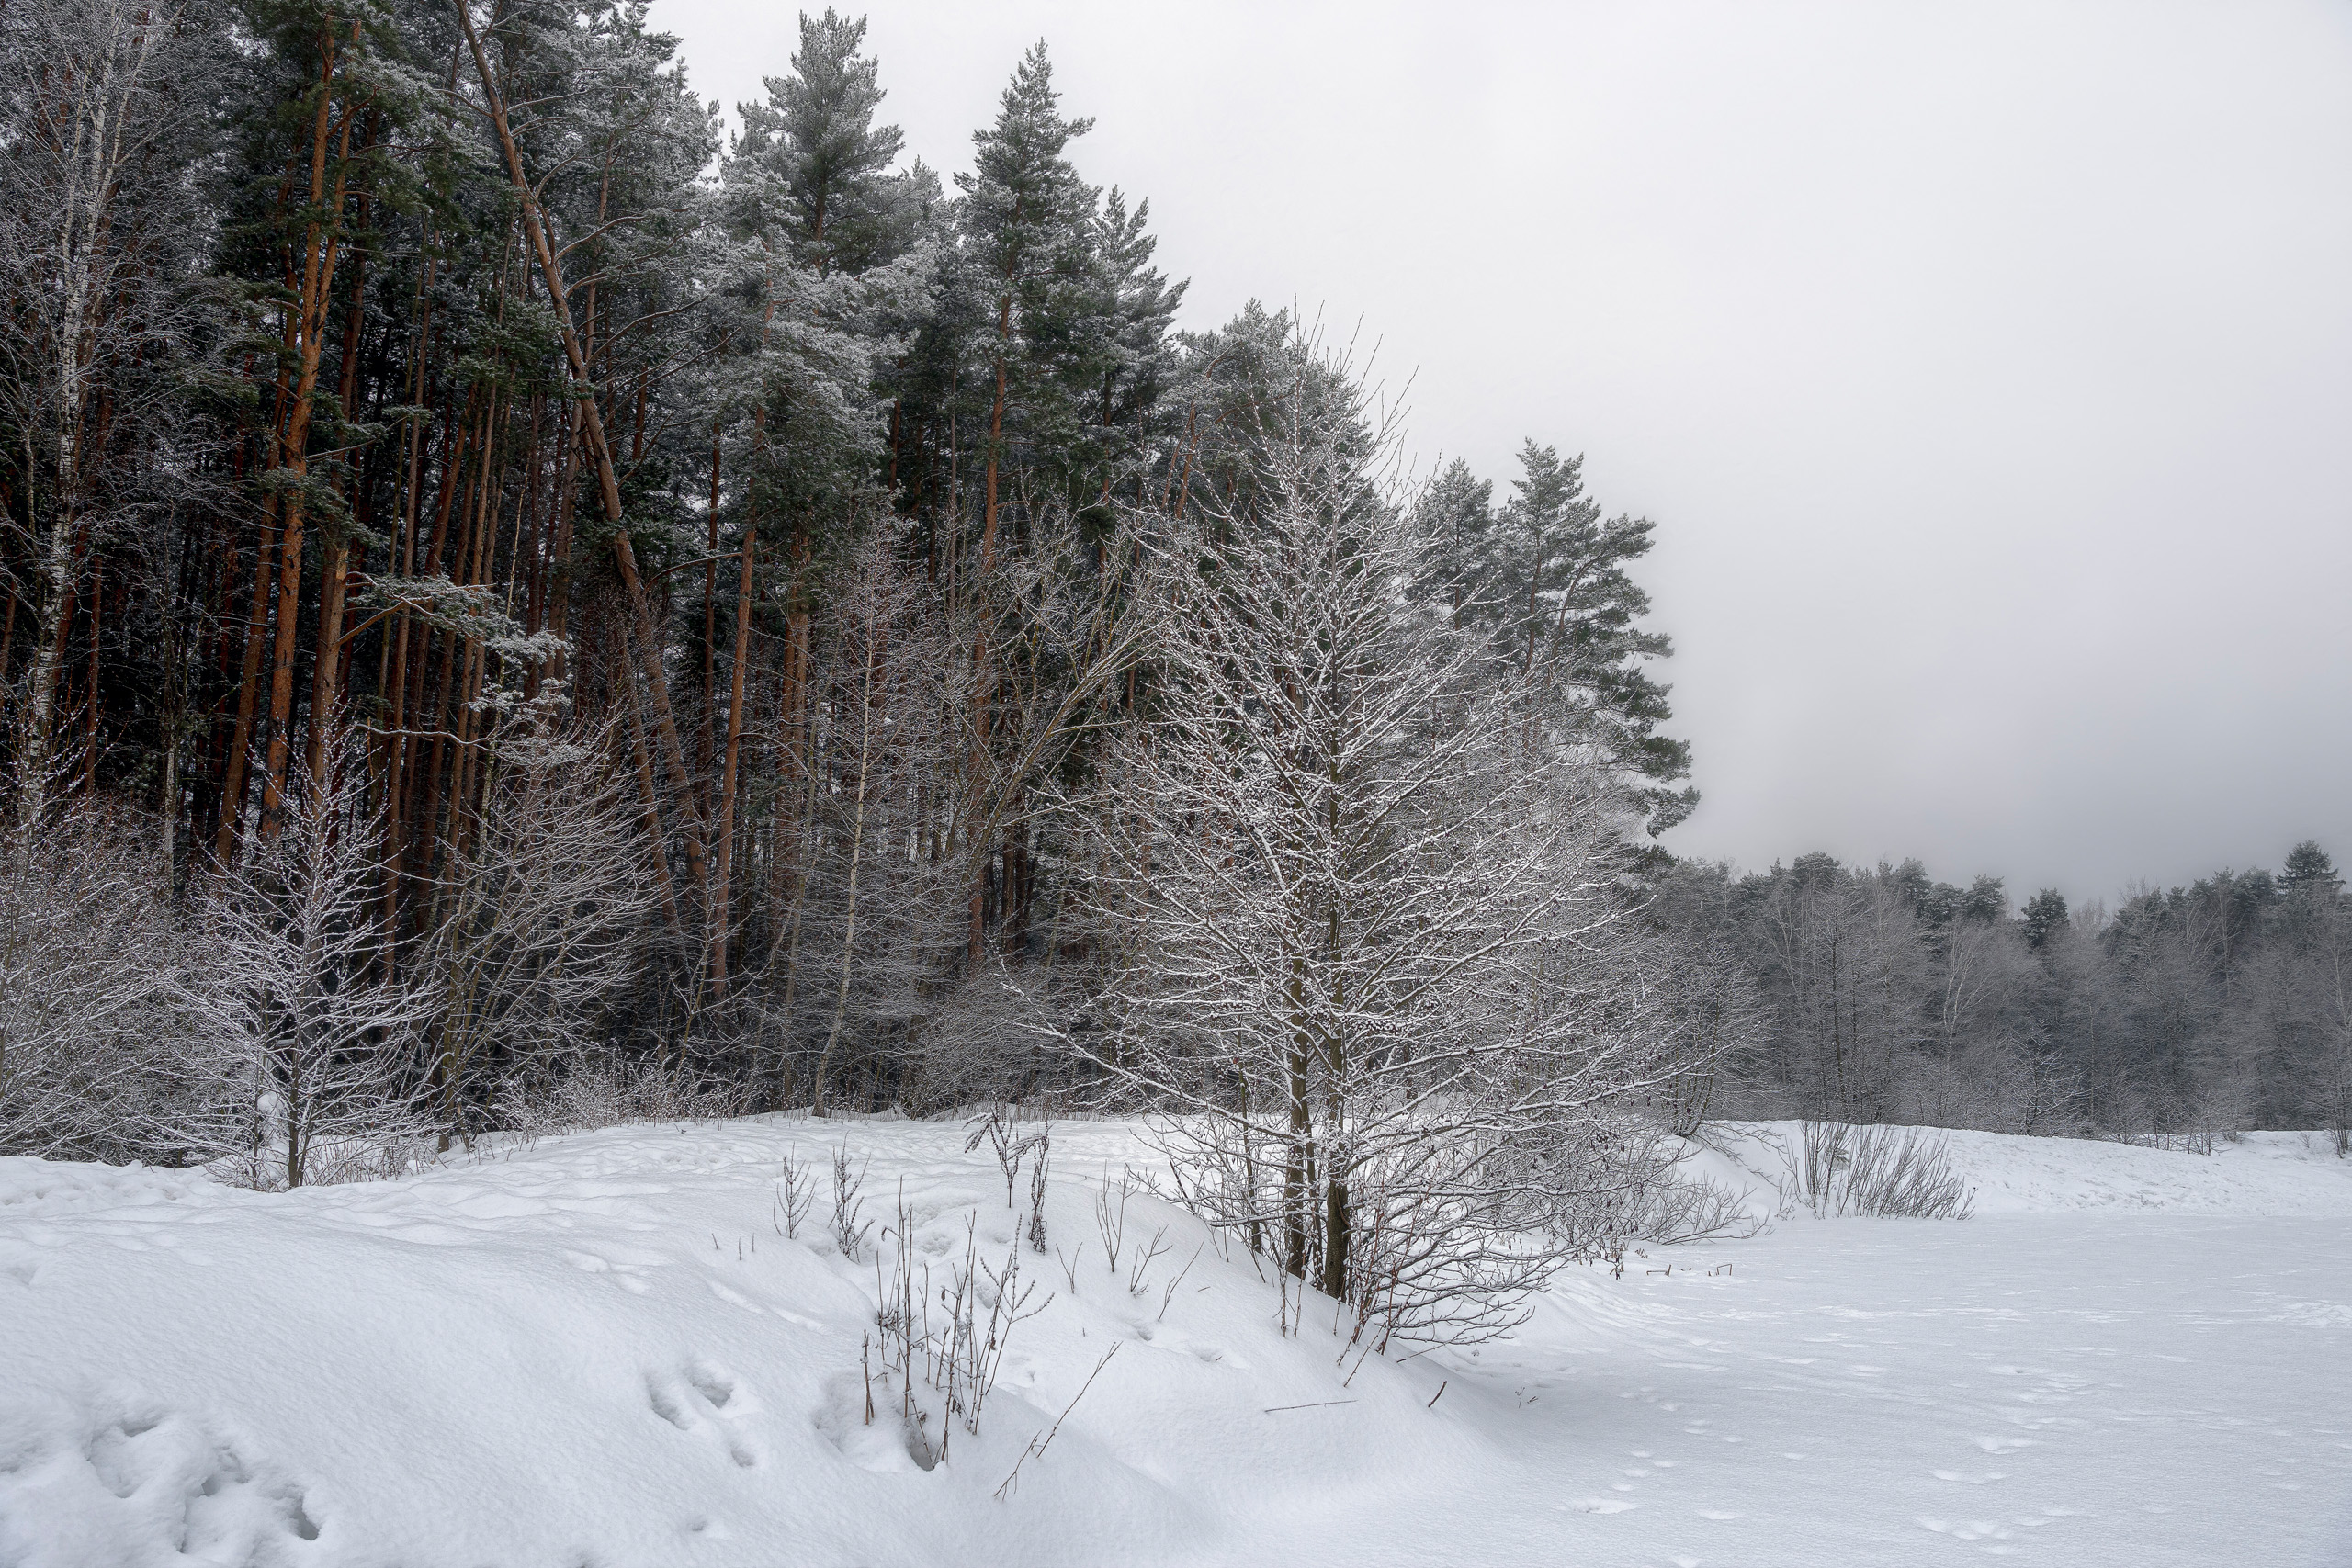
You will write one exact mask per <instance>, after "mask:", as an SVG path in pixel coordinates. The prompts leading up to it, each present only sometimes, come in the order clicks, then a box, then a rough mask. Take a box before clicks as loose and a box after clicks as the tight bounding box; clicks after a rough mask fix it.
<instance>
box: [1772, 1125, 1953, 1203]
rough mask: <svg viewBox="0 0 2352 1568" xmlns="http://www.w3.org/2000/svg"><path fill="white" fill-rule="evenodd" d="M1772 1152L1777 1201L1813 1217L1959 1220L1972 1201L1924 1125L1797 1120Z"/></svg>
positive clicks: (1938, 1138) (1940, 1142) (1938, 1137)
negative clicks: (1776, 1155)
mask: <svg viewBox="0 0 2352 1568" xmlns="http://www.w3.org/2000/svg"><path fill="white" fill-rule="evenodd" d="M1780 1155H1781V1172H1782V1180H1781V1201H1782V1202H1783V1204H1784V1205H1785V1206H1787V1207H1789V1208H1797V1207H1803V1208H1807V1209H1811V1210H1812V1211H1813V1212H1814V1213H1815V1214H1818V1215H1823V1216H1826V1215H1830V1214H1859V1215H1861V1216H1864V1217H1866V1218H1873V1219H1917V1220H1964V1219H1966V1218H1967V1217H1968V1214H1969V1211H1970V1210H1971V1209H1972V1208H1973V1206H1974V1203H1975V1191H1974V1190H1973V1188H1971V1187H1969V1186H1968V1184H1967V1183H1966V1182H1964V1181H1962V1179H1961V1178H1960V1176H1959V1174H1958V1173H1957V1172H1955V1171H1954V1170H1953V1169H1952V1168H1951V1150H1950V1148H1949V1147H1948V1146H1947V1145H1946V1143H1945V1140H1944V1137H1943V1135H1942V1134H1939V1133H1935V1132H1931V1131H1929V1130H1928V1129H1927V1128H1924V1127H1884V1126H1872V1127H1850V1126H1848V1125H1846V1124H1845V1123H1843V1122H1798V1123H1797V1136H1796V1141H1795V1143H1794V1144H1793V1145H1789V1144H1783V1145H1781V1151H1780Z"/></svg>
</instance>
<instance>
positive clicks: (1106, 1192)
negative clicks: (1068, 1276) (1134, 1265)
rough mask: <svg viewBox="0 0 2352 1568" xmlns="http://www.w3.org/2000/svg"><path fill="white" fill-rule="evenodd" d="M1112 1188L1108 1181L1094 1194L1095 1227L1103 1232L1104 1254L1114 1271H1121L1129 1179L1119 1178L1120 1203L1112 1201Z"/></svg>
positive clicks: (1108, 1265)
mask: <svg viewBox="0 0 2352 1568" xmlns="http://www.w3.org/2000/svg"><path fill="white" fill-rule="evenodd" d="M1111 1194H1112V1189H1111V1185H1110V1183H1109V1182H1108V1181H1105V1182H1104V1183H1103V1190H1102V1191H1100V1192H1097V1193H1096V1194H1095V1195H1094V1228H1095V1229H1096V1230H1098V1231H1100V1232H1102V1234H1103V1257H1104V1258H1105V1259H1106V1260H1107V1262H1106V1265H1105V1266H1106V1267H1107V1268H1109V1269H1110V1270H1111V1272H1112V1273H1114V1274H1115V1273H1117V1272H1118V1271H1119V1248H1120V1247H1123V1246H1124V1245H1125V1242H1126V1239H1127V1179H1126V1177H1125V1175H1124V1174H1123V1175H1121V1176H1120V1178H1119V1186H1118V1199H1119V1201H1118V1205H1117V1207H1116V1208H1114V1207H1113V1206H1112V1202H1111Z"/></svg>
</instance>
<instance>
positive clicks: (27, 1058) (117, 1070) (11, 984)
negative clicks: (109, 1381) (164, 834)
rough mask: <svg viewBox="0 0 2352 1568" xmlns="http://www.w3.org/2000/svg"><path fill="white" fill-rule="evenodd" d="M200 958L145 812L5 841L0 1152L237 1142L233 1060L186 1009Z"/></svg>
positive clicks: (121, 1153) (42, 829) (208, 1151)
mask: <svg viewBox="0 0 2352 1568" xmlns="http://www.w3.org/2000/svg"><path fill="white" fill-rule="evenodd" d="M190 960H191V953H190V943H189V942H188V941H187V937H186V933H185V932H184V931H182V930H181V928H180V926H179V924H178V923H177V922H176V921H175V919H174V918H173V915H172V910H171V906H170V901H169V898H168V897H167V893H166V888H165V884H164V864H163V861H162V858H161V856H160V855H159V854H157V853H155V852H153V849H152V848H151V847H150V846H149V845H148V844H147V843H146V841H145V835H144V834H143V832H142V831H141V824H140V823H139V822H137V821H135V820H134V819H131V818H129V817H127V816H125V815H123V814H121V813H118V812H111V811H105V810H98V809H92V808H84V809H80V810H76V811H73V812H69V813H66V814H63V815H62V817H60V818H57V819H54V820H51V821H46V822H42V823H39V824H37V825H35V826H34V827H32V828H29V829H23V830H20V831H18V832H17V833H15V834H13V835H11V836H10V837H9V838H8V839H7V840H6V842H0V1154H27V1155H45V1156H66V1157H76V1158H85V1159H87V1158H112V1159H127V1158H149V1159H153V1158H159V1157H162V1158H168V1157H171V1156H172V1155H173V1154H175V1152H180V1151H186V1152H189V1153H196V1154H200V1155H207V1156H209V1155H217V1154H220V1153H222V1152H224V1151H225V1150H227V1149H228V1148H230V1147H232V1146H233V1145H235V1144H236V1143H237V1142H238V1129H239V1128H241V1126H242V1118H241V1116H240V1113H239V1109H238V1107H237V1106H236V1104H235V1103H234V1096H233V1094H232V1086H231V1083H230V1075H229V1074H228V1072H227V1071H226V1070H225V1068H226V1066H227V1064H226V1063H225V1062H224V1061H222V1060H220V1059H218V1058H217V1057H208V1055H207V1054H206V1052H205V1049H204V1047H205V1046H206V1045H207V1044H208V1043H209V1042H208V1041H207V1040H206V1038H205V1037H204V1036H203V1035H202V1034H201V1032H198V1031H196V1030H194V1029H192V1028H191V1027H190V1021H189V1019H188V1018H187V997H186V994H185V993H186V987H187V981H188V978H189V976H188V965H189V963H190Z"/></svg>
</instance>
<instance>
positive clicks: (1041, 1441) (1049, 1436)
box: [996, 1344, 1119, 1503]
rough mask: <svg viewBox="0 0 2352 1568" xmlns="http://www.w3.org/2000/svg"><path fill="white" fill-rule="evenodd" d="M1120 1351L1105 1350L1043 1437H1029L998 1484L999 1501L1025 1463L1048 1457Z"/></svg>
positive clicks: (1014, 1481)
mask: <svg viewBox="0 0 2352 1568" xmlns="http://www.w3.org/2000/svg"><path fill="white" fill-rule="evenodd" d="M1118 1353H1119V1347H1118V1345H1116V1344H1114V1345H1113V1346H1112V1347H1111V1348H1109V1349H1108V1350H1105V1351H1103V1359H1101V1360H1099V1361H1097V1362H1095V1363H1094V1370H1093V1371H1091V1372H1089V1373H1087V1374H1086V1381H1085V1382H1082V1383H1080V1384H1079V1385H1078V1392H1077V1393H1074V1394H1072V1395H1070V1399H1069V1404H1065V1405H1063V1406H1062V1413H1061V1414H1060V1415H1058V1416H1055V1417H1054V1424H1053V1426H1051V1427H1048V1428H1047V1429H1046V1432H1045V1434H1044V1435H1043V1436H1042V1437H1036V1438H1030V1439H1029V1446H1028V1447H1027V1448H1025V1449H1023V1450H1021V1457H1020V1458H1019V1459H1017V1460H1014V1461H1012V1473H1011V1474H1009V1475H1007V1476H1006V1477H1005V1478H1004V1480H1003V1482H1002V1483H1000V1484H999V1485H998V1487H997V1489H996V1500H997V1501H998V1502H1000V1503H1001V1502H1003V1501H1004V1500H1005V1498H1006V1497H1008V1496H1010V1495H1012V1490H1013V1487H1014V1486H1015V1485H1016V1484H1017V1483H1019V1482H1020V1480H1021V1467H1022V1466H1023V1465H1024V1464H1027V1463H1028V1462H1029V1461H1031V1460H1033V1459H1043V1458H1045V1457H1046V1450H1047V1449H1049V1448H1051V1447H1053V1446H1054V1437H1055V1434H1056V1433H1058V1432H1059V1431H1060V1430H1061V1429H1062V1423H1063V1422H1065V1421H1067V1420H1069V1413H1070V1412H1071V1411H1073V1410H1075V1409H1077V1408H1078V1402H1079V1401H1080V1400H1081V1399H1084V1398H1085V1397H1086V1391H1087V1390H1088V1389H1090V1388H1092V1387H1093V1386H1094V1380H1095V1379H1096V1378H1098V1377H1100V1376H1102V1375H1103V1368H1105V1367H1107V1366H1109V1365H1110V1364H1111V1358H1112V1357H1114V1356H1115V1355H1117V1354H1118Z"/></svg>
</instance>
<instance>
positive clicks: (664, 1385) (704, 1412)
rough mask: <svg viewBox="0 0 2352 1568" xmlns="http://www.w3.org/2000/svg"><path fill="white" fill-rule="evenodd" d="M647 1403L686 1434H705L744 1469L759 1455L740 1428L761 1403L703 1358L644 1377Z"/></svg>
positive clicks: (757, 1449)
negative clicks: (676, 1369)
mask: <svg viewBox="0 0 2352 1568" xmlns="http://www.w3.org/2000/svg"><path fill="white" fill-rule="evenodd" d="M645 1398H646V1404H648V1405H650V1407H651V1409H652V1411H653V1414H655V1415H656V1416H660V1417H662V1420H664V1421H667V1422H668V1423H669V1424H670V1425H671V1426H673V1427H676V1428H677V1429H678V1430H679V1431H681V1432H684V1433H686V1434H687V1435H688V1436H702V1435H707V1436H708V1437H709V1438H711V1439H713V1440H714V1441H716V1442H717V1443H718V1446H719V1447H720V1448H722V1449H724V1450H726V1453H727V1457H728V1458H729V1459H730V1460H732V1461H734V1462H735V1464H736V1466H737V1467H738V1468H740V1469H743V1470H752V1469H755V1468H757V1467H758V1465H759V1463H760V1461H761V1459H762V1458H763V1455H762V1453H761V1451H760V1449H759V1447H758V1446H757V1445H756V1444H755V1443H753V1442H752V1439H751V1438H750V1437H749V1436H747V1435H746V1434H745V1433H743V1432H742V1431H741V1430H740V1429H739V1428H738V1425H737V1424H738V1423H740V1422H741V1420H742V1419H743V1418H744V1417H746V1416H752V1415H755V1414H757V1412H758V1409H759V1406H758V1404H757V1402H756V1401H754V1400H753V1399H752V1397H751V1396H750V1395H749V1394H748V1393H745V1392H744V1390H743V1388H742V1385H741V1384H740V1383H739V1382H736V1380H735V1378H734V1376H733V1375H732V1374H731V1373H729V1372H728V1371H725V1370H723V1369H721V1368H719V1367H717V1366H714V1365H712V1364H711V1363H709V1362H707V1361H690V1362H688V1363H687V1364H686V1365H685V1366H684V1368H682V1369H681V1370H680V1371H677V1372H675V1373H672V1374H662V1373H655V1374H653V1375H651V1376H649V1377H648V1378H647V1379H646V1380H645Z"/></svg>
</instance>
